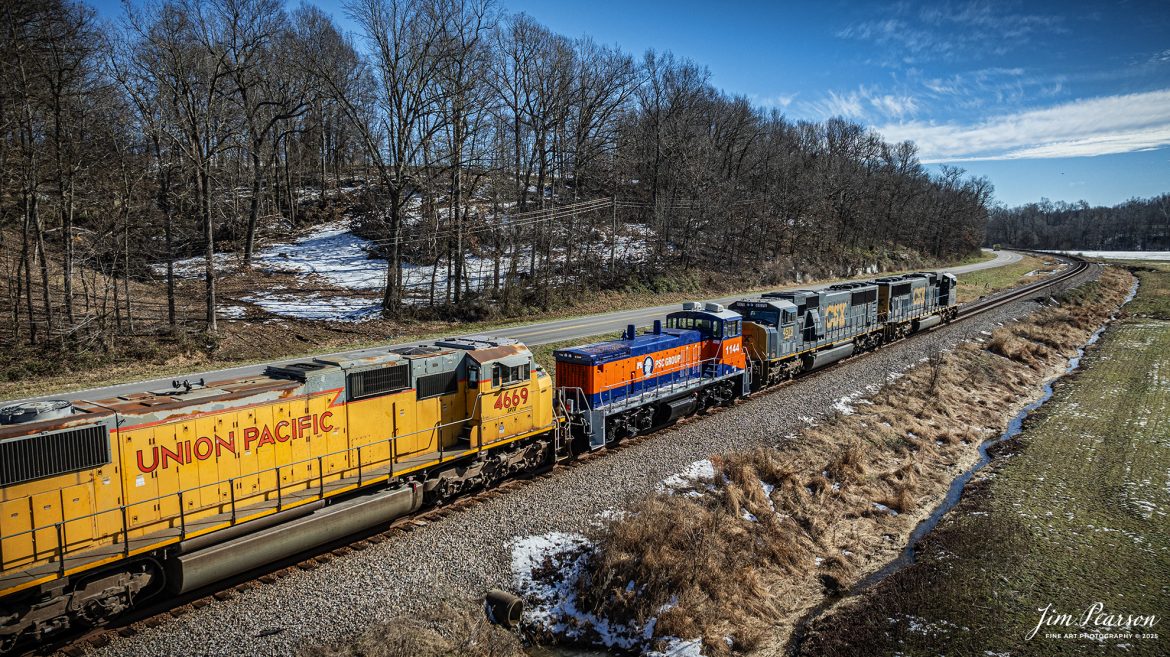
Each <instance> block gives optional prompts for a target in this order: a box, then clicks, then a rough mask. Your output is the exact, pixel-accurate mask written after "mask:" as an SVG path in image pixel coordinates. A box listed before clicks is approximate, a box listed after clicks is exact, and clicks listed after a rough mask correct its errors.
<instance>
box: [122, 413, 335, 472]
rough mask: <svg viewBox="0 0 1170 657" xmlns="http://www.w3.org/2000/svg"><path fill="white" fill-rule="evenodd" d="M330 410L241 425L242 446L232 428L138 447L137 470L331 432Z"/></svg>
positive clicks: (185, 462)
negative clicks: (272, 423)
mask: <svg viewBox="0 0 1170 657" xmlns="http://www.w3.org/2000/svg"><path fill="white" fill-rule="evenodd" d="M332 418H333V411H325V412H324V413H321V414H319V415H316V414H315V415H302V416H300V417H297V418H293V419H291V420H281V421H279V422H277V423H276V425H275V427H273V428H269V426H268V425H263V426H260V427H245V428H244V430H243V431H242V432H241V434H240V436H241V437H242V438H243V441H242V442H243V445H239V444H238V443H237V441H236V431H235V430H234V429H233V430H232V431H228V432H227V436H220V435H218V434H215V435H212V436H199V437H198V438H196V439H194V440H184V441H182V442H179V443H177V444H176V445H175V446H174V448H173V449H172V448H169V447H161V446H157V445H156V446H154V447H151V448H150V450H149V452H144V451H143V450H141V449H140V450H138V453H137V454H136V455H135V457H136V459H137V461H138V471H139V472H143V473H150V472H154V471H155V470H157V469H159V468H162V469H163V470H166V469H167V468H169V467H171V464H174V465H186V464H188V463H194V462H195V461H206V460H207V459H209V458H212V457H213V456H214V457H215V458H216V459H218V458H219V457H220V456H222V455H223V454H224V452H227V453H229V454H231V455H233V456H235V455H237V454H238V453H239V452H238V451H237V450H239V449H241V447H242V449H243V451H245V452H247V451H249V450H251V449H256V448H259V447H263V446H264V445H275V444H276V443H277V442H282V443H283V442H288V441H290V440H297V439H300V438H308V437H309V434H319V433H328V432H330V431H333V423H332V422H331V421H330V420H331V419H332Z"/></svg>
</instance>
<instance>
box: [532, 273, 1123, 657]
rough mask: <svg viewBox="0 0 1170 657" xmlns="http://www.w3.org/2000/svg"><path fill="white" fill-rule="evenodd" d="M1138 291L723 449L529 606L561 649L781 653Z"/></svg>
mask: <svg viewBox="0 0 1170 657" xmlns="http://www.w3.org/2000/svg"><path fill="white" fill-rule="evenodd" d="M1131 283H1132V277H1131V276H1130V275H1129V274H1128V273H1126V272H1125V271H1121V270H1116V269H1111V270H1107V271H1106V272H1104V273H1103V274H1102V275H1101V277H1100V279H1099V281H1097V282H1093V283H1088V284H1086V285H1083V286H1081V287H1079V288H1076V289H1073V290H1070V291H1066V292H1064V293H1062V294H1060V295H1058V297H1057V298H1054V299H1050V300H1049V301H1048V306H1047V307H1045V308H1042V309H1040V310H1038V311H1036V312H1034V313H1032V314H1031V315H1029V316H1027V317H1026V318H1024V319H1022V320H1021V321H1017V322H1012V323H1008V324H1006V325H1004V326H1003V327H1001V328H998V329H997V330H995V331H994V332H985V335H982V336H981V337H980V338H978V339H976V340H974V341H971V342H967V343H964V344H962V345H959V346H958V347H957V348H954V349H951V350H947V351H934V352H932V353H930V354H928V355H927V357H926V358H925V359H923V360H922V361H921V362H917V363H915V364H914V366H913V367H911V368H909V369H908V370H906V371H905V372H903V373H901V374H900V375H893V376H891V377H890V379H891V380H890V381H888V382H887V383H885V385H882V386H880V387H876V386H875V387H872V389H870V390H868V391H867V392H868V393H869V394H864V395H857V396H854V397H848V398H845V399H842V400H840V401H838V403H837V408H836V412H834V413H830V414H829V416H828V417H825V418H823V419H820V420H813V419H812V418H809V419H808V421H807V422H806V424H807V426H806V427H804V428H803V429H801V430H800V431H797V432H794V433H791V434H789V435H786V436H776V442H778V444H777V445H776V446H774V447H760V448H756V449H752V450H748V451H739V452H725V453H723V454H722V455H719V456H713V457H711V458H710V460H709V463H700V464H697V465H696V467H695V468H693V469H692V470H691V471H689V472H688V473H685V474H684V475H682V476H679V477H675V478H671V479H668V480H667V481H666V482H665V484H664V486H662V487H661V490H660V491H659V492H657V493H656V494H653V495H650V496H646V497H644V498H642V499H640V500H637V501H634V502H633V503H632V504H630V505H628V506H627V507H626V508H625V509H623V510H622V511H621V512H619V513H616V514H612V516H611V517H612V518H613V520H611V521H609V522H607V523H605V524H604V526H603V527H602V528H601V530H600V531H598V532H597V533H596V534H595V535H594V536H592V537H590V540H589V541H588V542H578V543H572V542H566V543H565V544H564V545H563V546H562V547H563V549H562V550H560V551H559V552H558V551H555V550H554V551H552V552H551V553H550V554H549V555H547V559H546V562H545V563H544V564H542V566H543V567H540V568H535V569H533V572H532V577H533V580H534V581H535V582H536V585H534V586H531V587H529V588H528V590H527V592H528V593H529V594H530V597H535V598H536V599H535V600H533V601H534V602H536V603H537V604H538V609H539V610H540V613H541V615H542V617H541V619H540V620H542V621H543V624H544V626H545V627H546V628H548V629H549V630H550V637H549V638H554V637H555V636H568V637H569V638H570V639H572V640H574V641H581V642H598V641H600V642H602V643H607V644H610V645H617V646H620V647H634V644H636V646H637V647H641V648H647V649H649V648H656V649H660V650H662V649H667V648H677V647H678V646H679V645H680V644H681V643H682V642H685V641H694V640H696V639H698V640H701V642H702V651H703V654H704V655H708V656H709V657H710V656H713V655H727V654H731V653H742V652H757V653H761V654H779V653H782V652H783V647H784V646H785V644H786V643H787V641H788V639H789V636H790V634H791V632H792V629H793V627H794V625H795V624H796V623H797V622H798V620H799V619H800V618H801V617H802V616H803V615H804V614H806V613H807V612H808V611H809V610H810V609H812V608H814V607H815V606H817V605H818V604H820V603H821V602H822V601H823V600H825V599H826V597H827V596H832V595H834V594H837V593H839V592H842V591H845V590H848V589H849V587H851V586H852V585H854V584H855V583H856V582H858V581H859V580H860V579H862V578H863V577H864V576H865V575H867V574H869V573H872V572H873V571H875V570H876V569H878V568H880V567H881V566H882V565H883V564H885V563H887V562H889V561H890V560H891V559H892V558H894V557H895V556H896V555H897V554H898V553H899V552H900V551H901V549H902V547H903V545H904V544H905V543H906V540H907V537H908V536H909V535H910V533H911V531H912V530H913V529H914V528H915V526H916V525H917V524H918V523H919V521H921V520H923V519H924V518H925V517H927V516H928V515H929V514H930V513H931V511H932V509H934V508H935V506H936V505H937V504H938V503H939V502H940V501H941V500H942V499H943V497H944V495H945V494H946V492H947V490H948V488H949V486H950V484H951V481H952V480H953V479H954V478H955V477H956V476H957V475H959V474H960V473H962V472H964V471H965V470H966V469H967V468H969V467H970V466H971V465H972V464H973V463H974V462H975V461H976V459H977V458H978V447H979V445H980V444H982V443H983V442H984V441H985V440H988V439H989V438H993V437H995V436H997V435H999V434H1000V433H1001V432H1002V431H1003V430H1004V428H1005V426H1006V425H1007V423H1008V421H1009V420H1010V419H1011V418H1012V416H1013V415H1014V414H1015V413H1016V412H1017V411H1018V410H1019V409H1020V408H1021V407H1022V406H1023V405H1025V404H1027V403H1028V402H1029V401H1031V400H1033V399H1035V398H1036V397H1038V396H1039V395H1040V394H1041V392H1042V386H1043V384H1044V383H1045V382H1046V381H1048V380H1050V379H1051V378H1053V377H1054V376H1056V375H1058V374H1060V373H1061V372H1063V371H1064V369H1065V367H1066V366H1067V363H1068V359H1069V358H1070V357H1071V356H1073V355H1075V353H1076V350H1077V348H1078V347H1080V346H1081V345H1083V344H1084V343H1085V342H1086V340H1088V338H1089V337H1090V335H1091V334H1092V333H1093V331H1094V330H1095V329H1097V328H1098V327H1099V326H1101V324H1102V323H1104V322H1105V321H1106V320H1107V319H1108V318H1109V316H1110V314H1111V313H1113V312H1115V311H1116V310H1117V308H1118V307H1119V306H1120V305H1121V302H1122V301H1123V299H1124V297H1125V296H1126V294H1127V292H1128V290H1129V289H1130V286H1131ZM827 375H828V376H832V375H833V373H832V372H829V373H827ZM713 424H718V420H715V421H714V422H713ZM542 597H543V598H544V599H541V598H542ZM630 637H634V639H635V641H634V644H630V642H629V639H630ZM842 654H844V653H842Z"/></svg>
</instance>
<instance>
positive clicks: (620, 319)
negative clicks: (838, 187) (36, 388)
mask: <svg viewBox="0 0 1170 657" xmlns="http://www.w3.org/2000/svg"><path fill="white" fill-rule="evenodd" d="M1021 257H1022V256H1021V255H1020V254H1019V253H1015V252H1012V251H999V252H997V253H996V256H995V258H994V259H992V260H987V261H984V262H977V263H975V264H971V265H963V266H961V267H951V268H949V269H945V270H943V271H948V272H950V273H952V274H966V273H968V272H972V271H976V270H979V269H991V268H993V267H1002V266H1004V265H1007V264H1011V263H1013V262H1019V260H1020V258H1021ZM831 284H832V283H823V284H820V285H809V286H802V287H801V288H799V289H813V290H819V289H823V288H825V287H828V286H829V285H831ZM791 289H798V288H791ZM742 298H744V295H742V294H741V295H733V296H729V297H720V298H717V299H708V301H714V302H716V303H722V304H729V303H731V302H733V301H737V300H739V299H742ZM677 308H678V305H677V304H668V305H664V306H653V307H651V308H638V309H635V310H621V311H617V312H612V313H604V314H600V315H592V316H589V317H577V318H573V319H558V320H552V321H548V322H537V323H533V324H526V325H523V326H513V327H509V328H504V329H499V330H497V331H492V333H493V334H495V335H502V336H504V337H509V338H514V339H516V340H520V341H521V342H523V343H525V344H527V345H539V344H548V343H550V342H563V341H565V340H575V339H579V338H586V337H589V336H592V335H598V334H600V333H610V332H617V331H621V330H623V329H625V328H626V326H627V325H629V324H635V325H637V326H648V325H650V324H651V323H652V322H653V321H654V320H655V319H659V318H662V317H663V316H665V315H666V313H667V312H670V311H673V310H675V309H677ZM386 348H387V346H381V347H373V348H369V349H355V350H352V351H341V352H335V353H331V354H327V355H329V356H345V357H349V358H361V357H363V356H370V355H373V354H377V353H385V350H386ZM303 360H305V359H304V358H297V359H291V360H284V361H275V364H284V363H293V362H296V361H303ZM545 365H546V366H549V365H551V363H545ZM266 366H267V364H264V365H243V366H240V367H231V368H227V369H222V370H213V371H210V372H204V373H200V374H185V375H181V377H178V378H184V379H199V378H200V377H203V378H206V379H207V380H208V381H213V380H223V379H232V378H237V377H243V376H253V375H256V374H260V373H262V372H263V371H264V368H265V367H266ZM172 380H173V378H172V377H168V378H165V379H154V380H150V381H136V382H134V383H124V384H119V385H113V386H106V387H104V388H91V389H89V390H82V391H78V392H71V393H62V394H53V395H46V396H43V397H30V398H27V399H20V400H13V401H12V402H0V404H2V405H5V406H6V405H8V404H10V403H19V402H21V401H33V400H44V399H67V400H70V401H79V400H86V399H88V400H93V399H108V398H110V397H116V396H119V395H127V394H132V393H136V392H144V391H148V390H159V389H169V388H170V387H171V381H172Z"/></svg>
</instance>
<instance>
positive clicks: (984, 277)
mask: <svg viewBox="0 0 1170 657" xmlns="http://www.w3.org/2000/svg"><path fill="white" fill-rule="evenodd" d="M1055 268H1056V261H1055V260H1045V259H1042V258H1037V257H1035V256H1030V255H1026V256H1024V257H1023V258H1022V259H1021V260H1020V261H1019V262H1017V263H1014V264H1011V265H1005V266H1003V267H994V268H992V269H981V270H979V271H973V272H971V273H969V274H963V275H961V276H959V303H967V302H968V301H974V300H975V299H978V298H979V297H985V296H987V295H989V294H994V293H995V292H999V291H1000V290H1006V289H1007V288H1009V287H1013V286H1015V285H1019V284H1020V283H1021V282H1024V279H1029V280H1031V278H1032V277H1030V276H1029V274H1033V275H1035V274H1036V273H1037V272H1048V271H1052V270H1053V269H1055Z"/></svg>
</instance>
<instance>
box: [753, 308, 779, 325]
mask: <svg viewBox="0 0 1170 657" xmlns="http://www.w3.org/2000/svg"><path fill="white" fill-rule="evenodd" d="M747 321H749V322H755V323H756V324H765V325H767V326H776V325H777V324H778V323H779V322H780V313H778V312H777V311H775V310H760V309H756V310H752V311H750V312H749V313H748V316H747Z"/></svg>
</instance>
